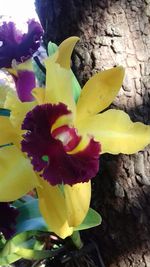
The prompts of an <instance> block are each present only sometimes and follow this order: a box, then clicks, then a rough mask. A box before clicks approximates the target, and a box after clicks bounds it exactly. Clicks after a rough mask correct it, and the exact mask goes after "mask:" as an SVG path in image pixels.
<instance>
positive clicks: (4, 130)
mask: <svg viewBox="0 0 150 267" xmlns="http://www.w3.org/2000/svg"><path fill="white" fill-rule="evenodd" d="M19 142H20V137H19V135H18V134H17V132H16V131H15V129H14V127H13V126H12V124H11V122H10V120H9V117H4V116H0V146H2V145H5V144H10V143H15V144H16V145H17V146H19Z"/></svg>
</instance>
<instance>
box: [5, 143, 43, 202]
mask: <svg viewBox="0 0 150 267" xmlns="http://www.w3.org/2000/svg"><path fill="white" fill-rule="evenodd" d="M37 185H38V179H37V177H36V175H35V172H34V171H33V169H32V166H31V163H30V161H29V160H28V159H27V158H25V157H24V155H23V153H22V152H21V151H20V150H19V149H18V148H17V147H15V146H14V145H13V146H9V147H4V148H1V149H0V201H1V202H3V201H4V202H5V201H13V200H16V199H18V198H20V197H22V196H23V195H25V194H26V193H28V192H29V191H30V190H32V189H33V188H34V187H35V186H37Z"/></svg>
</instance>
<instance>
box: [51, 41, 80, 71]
mask: <svg viewBox="0 0 150 267" xmlns="http://www.w3.org/2000/svg"><path fill="white" fill-rule="evenodd" d="M77 41H79V38H78V37H76V36H72V37H70V38H67V39H66V40H64V41H63V42H62V43H61V44H60V46H59V48H58V51H59V53H58V58H57V61H56V62H57V63H59V64H60V66H61V67H63V68H65V69H70V61H71V54H72V51H73V49H74V46H75V44H76V43H77Z"/></svg>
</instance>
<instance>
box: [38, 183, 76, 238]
mask: <svg viewBox="0 0 150 267" xmlns="http://www.w3.org/2000/svg"><path fill="white" fill-rule="evenodd" d="M39 182H40V187H37V193H38V197H39V208H40V211H41V214H42V215H43V218H44V219H45V221H46V223H47V224H48V226H49V228H50V231H52V232H54V233H56V234H57V235H58V236H60V237H61V238H66V237H67V236H70V235H71V234H72V233H73V228H72V227H69V225H68V221H67V214H66V205H65V200H64V196H63V194H62V193H61V191H60V190H59V188H58V187H57V186H51V185H50V184H49V183H48V182H47V181H45V180H43V178H39Z"/></svg>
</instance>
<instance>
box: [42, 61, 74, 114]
mask: <svg viewBox="0 0 150 267" xmlns="http://www.w3.org/2000/svg"><path fill="white" fill-rule="evenodd" d="M45 66H46V89H45V103H52V104H58V103H59V102H61V103H64V104H66V105H67V107H68V109H69V110H71V111H72V112H73V114H74V115H75V108H76V106H75V101H74V98H73V91H72V74H71V71H70V70H66V69H64V68H62V67H60V65H59V64H56V63H54V62H53V60H51V58H48V59H46V61H45Z"/></svg>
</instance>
